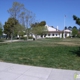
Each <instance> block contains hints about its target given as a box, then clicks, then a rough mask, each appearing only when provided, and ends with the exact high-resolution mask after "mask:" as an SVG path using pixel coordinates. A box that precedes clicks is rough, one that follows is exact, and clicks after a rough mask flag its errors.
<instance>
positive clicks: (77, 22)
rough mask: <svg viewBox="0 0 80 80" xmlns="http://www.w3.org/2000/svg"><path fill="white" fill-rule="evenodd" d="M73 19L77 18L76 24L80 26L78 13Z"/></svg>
mask: <svg viewBox="0 0 80 80" xmlns="http://www.w3.org/2000/svg"><path fill="white" fill-rule="evenodd" d="M73 20H75V22H76V24H78V25H79V26H80V18H78V17H77V16H76V15H73Z"/></svg>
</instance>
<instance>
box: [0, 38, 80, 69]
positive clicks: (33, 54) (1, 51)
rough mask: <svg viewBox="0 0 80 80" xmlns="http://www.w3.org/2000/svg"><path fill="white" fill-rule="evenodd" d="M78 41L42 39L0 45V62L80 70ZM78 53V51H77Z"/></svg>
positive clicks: (79, 41) (79, 40) (79, 44)
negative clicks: (77, 53)
mask: <svg viewBox="0 0 80 80" xmlns="http://www.w3.org/2000/svg"><path fill="white" fill-rule="evenodd" d="M79 47H80V39H42V40H37V41H22V42H13V43H0V61H4V62H11V63H18V64H27V65H34V66H43V67H51V68H60V69H71V70H80V57H78V56H77V55H76V54H74V53H76V51H78V48H79ZM79 51H80V50H79Z"/></svg>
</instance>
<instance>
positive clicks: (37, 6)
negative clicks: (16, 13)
mask: <svg viewBox="0 0 80 80" xmlns="http://www.w3.org/2000/svg"><path fill="white" fill-rule="evenodd" d="M14 1H17V2H20V3H22V4H24V6H25V8H26V9H28V10H30V11H32V12H33V13H35V15H36V21H43V20H45V21H46V23H47V24H48V25H49V26H54V27H55V28H56V27H57V26H58V27H59V29H60V30H62V29H64V16H65V15H66V18H65V26H77V27H78V28H79V26H78V25H76V24H75V21H74V20H73V18H72V16H73V15H76V16H78V17H80V0H0V22H2V24H4V23H5V21H7V19H8V18H9V16H10V15H9V13H8V12H7V10H8V9H9V8H11V7H12V3H13V2H14Z"/></svg>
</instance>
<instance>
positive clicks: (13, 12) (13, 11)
mask: <svg viewBox="0 0 80 80" xmlns="http://www.w3.org/2000/svg"><path fill="white" fill-rule="evenodd" d="M22 10H24V5H23V4H21V3H19V2H13V5H12V8H10V9H9V10H8V13H9V14H10V16H11V17H12V18H15V19H18V17H19V15H20V13H21V11H22Z"/></svg>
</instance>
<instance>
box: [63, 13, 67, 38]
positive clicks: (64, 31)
mask: <svg viewBox="0 0 80 80" xmlns="http://www.w3.org/2000/svg"><path fill="white" fill-rule="evenodd" d="M65 19H66V15H65V16H64V28H65ZM63 38H65V30H64V36H63Z"/></svg>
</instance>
